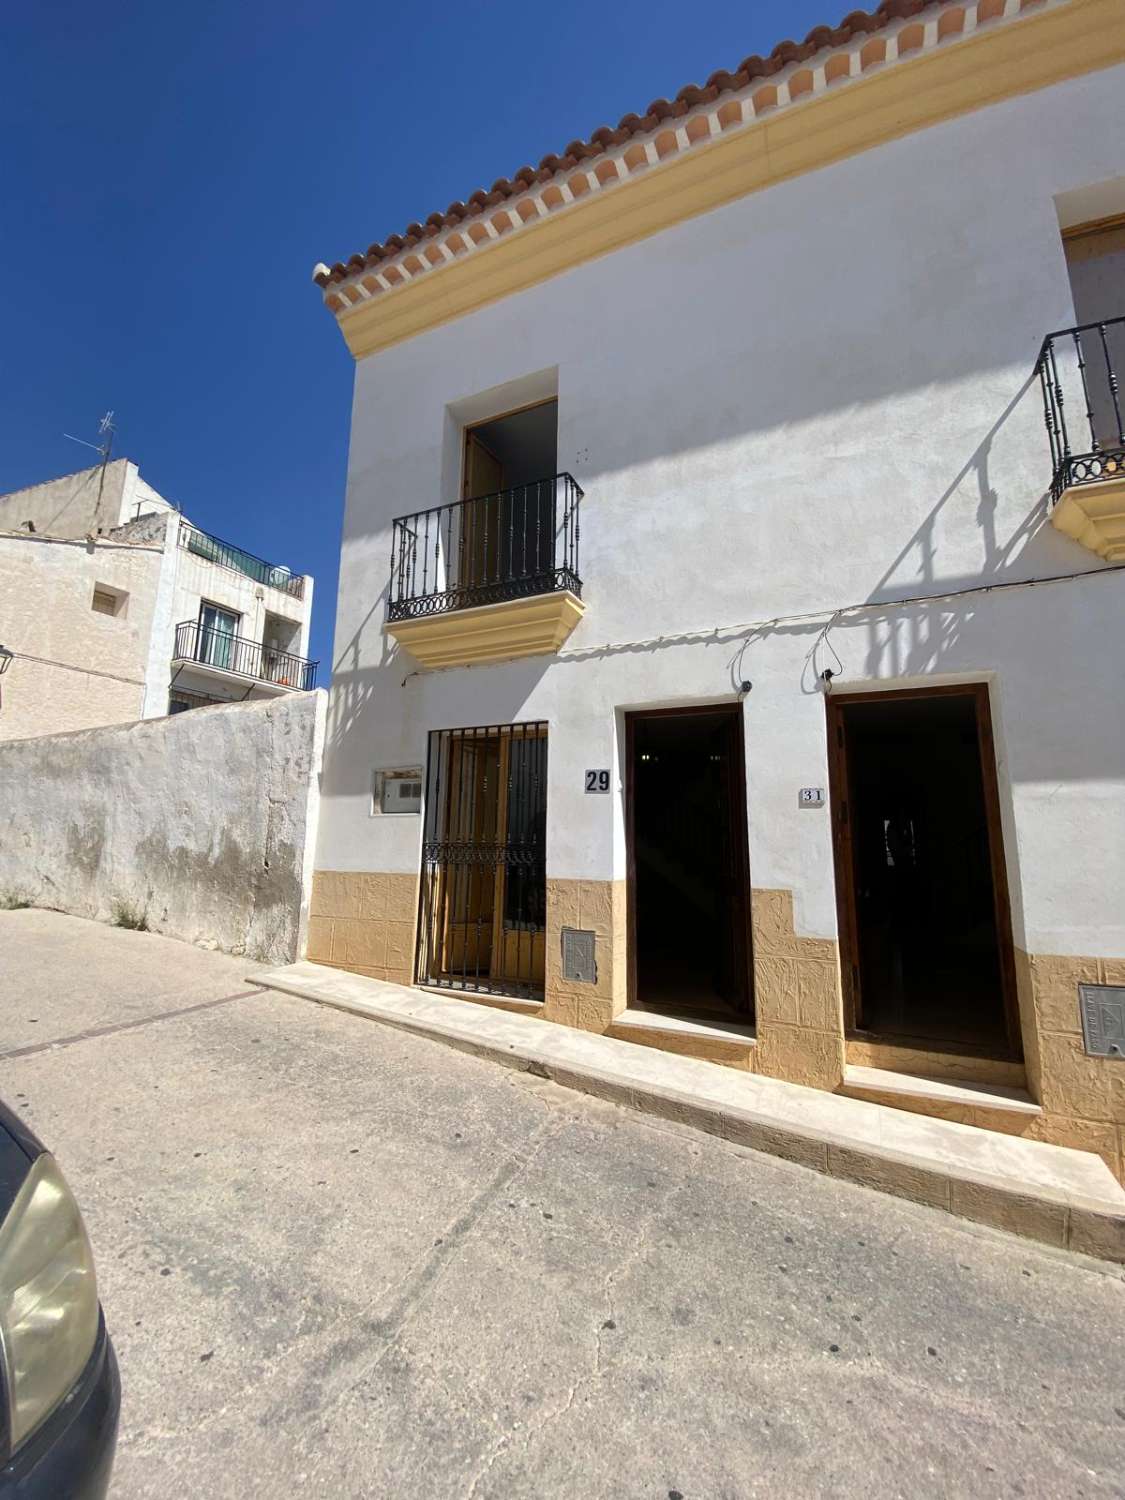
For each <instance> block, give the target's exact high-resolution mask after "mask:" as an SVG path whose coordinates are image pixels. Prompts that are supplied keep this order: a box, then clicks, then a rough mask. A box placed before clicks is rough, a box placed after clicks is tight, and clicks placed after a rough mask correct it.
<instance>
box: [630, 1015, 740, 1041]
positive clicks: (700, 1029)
mask: <svg viewBox="0 0 1125 1500" xmlns="http://www.w3.org/2000/svg"><path fill="white" fill-rule="evenodd" d="M621 1027H633V1028H635V1029H636V1030H637V1031H662V1032H665V1033H667V1034H669V1035H671V1036H697V1037H704V1038H706V1039H708V1040H710V1041H717V1042H746V1043H749V1044H753V1042H754V1041H756V1039H757V1033H756V1032H755V1030H754V1028H753V1026H740V1025H739V1024H738V1023H737V1022H736V1021H697V1020H695V1019H694V1018H693V1017H692V1016H677V1015H673V1014H672V1013H671V1012H669V1013H668V1014H664V1013H663V1012H662V1011H654V1010H638V1009H635V1008H634V1009H630V1010H623V1011H622V1012H621V1014H620V1015H617V1016H614V1018H613V1029H614V1031H617V1030H619V1029H620V1028H621Z"/></svg>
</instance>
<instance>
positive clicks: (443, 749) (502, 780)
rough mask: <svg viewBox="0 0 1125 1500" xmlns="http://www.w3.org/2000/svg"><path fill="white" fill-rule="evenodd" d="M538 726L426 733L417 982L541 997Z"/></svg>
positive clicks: (543, 750)
mask: <svg viewBox="0 0 1125 1500" xmlns="http://www.w3.org/2000/svg"><path fill="white" fill-rule="evenodd" d="M546 833H547V726H546V724H544V723H530V724H503V725H493V726H491V727H488V728H479V729H441V730H435V731H433V732H432V733H431V735H430V743H429V755H428V759H427V766H426V798H425V823H424V830H423V844H422V880H421V889H420V895H419V915H418V948H417V962H416V970H415V972H416V975H417V981H418V983H419V984H424V985H434V986H437V987H438V988H446V989H458V990H466V991H469V992H478V993H483V994H493V995H508V996H513V997H516V998H519V999H526V1000H541V999H542V998H543V986H544V968H545V941H546V925H547V863H546Z"/></svg>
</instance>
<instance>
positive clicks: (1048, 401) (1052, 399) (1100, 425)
mask: <svg viewBox="0 0 1125 1500" xmlns="http://www.w3.org/2000/svg"><path fill="white" fill-rule="evenodd" d="M1123 368H1125V317H1122V318H1110V319H1108V320H1107V321H1106V322H1103V323H1084V324H1082V325H1081V326H1079V327H1077V328H1064V329H1061V330H1060V331H1059V332H1058V333H1049V334H1048V335H1047V337H1046V338H1045V339H1044V340H1043V347H1042V349H1041V350H1040V353H1039V361H1038V364H1037V365H1036V373H1037V374H1038V376H1039V383H1040V387H1041V389H1042V392H1043V410H1044V414H1045V416H1046V421H1047V436H1048V439H1049V441H1050V444H1051V494H1052V496H1053V497H1054V499H1055V500H1058V499H1059V498H1060V497H1061V495H1062V493H1063V491H1064V490H1067V489H1069V488H1070V487H1071V486H1072V485H1080V484H1096V483H1097V482H1098V481H1099V480H1102V479H1114V478H1119V477H1121V476H1123V475H1125V428H1123V427H1122V421H1121V394H1120V372H1121V370H1122V369H1123Z"/></svg>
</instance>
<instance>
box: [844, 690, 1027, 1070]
mask: <svg viewBox="0 0 1125 1500" xmlns="http://www.w3.org/2000/svg"><path fill="white" fill-rule="evenodd" d="M954 697H960V698H971V699H972V700H973V704H974V712H975V717H976V726H977V757H978V761H979V764H980V772H981V783H982V788H983V794H984V817H985V826H986V831H987V835H988V852H989V864H990V868H991V875H992V903H993V920H994V922H995V926H996V943H997V948H998V950H999V956H1000V989H1001V1002H1002V1005H1003V1010H1004V1021H1005V1026H1006V1028H1007V1033H1008V1050H1007V1053H1006V1054H1005V1059H1006V1060H1013V1061H1017V1062H1018V1061H1022V1059H1023V1033H1022V1028H1021V1026H1020V1015H1019V1000H1018V996H1017V991H1016V959H1015V943H1014V939H1013V937H1012V906H1011V899H1010V896H1009V891H1008V870H1007V864H1006V861H1005V858H1004V829H1003V820H1002V817H1001V811H1000V782H999V776H998V773H997V769H996V742H995V738H994V735H993V730H992V703H991V697H990V693H989V685H988V683H987V682H961V683H940V684H938V683H935V684H934V685H933V686H928V687H913V688H882V689H880V688H873V689H869V690H864V691H862V692H856V693H851V692H846V693H845V692H838V693H830V694H829V695H828V696H827V698H826V700H825V705H824V706H825V720H826V727H827V738H828V785H829V792H830V796H831V799H832V859H833V874H834V876H835V882H836V914H837V919H838V923H839V932H840V977H841V981H842V985H843V995H844V1032H845V1035H846V1036H848V1037H856V1038H862V1039H863V1040H865V1041H873V1042H885V1043H887V1044H888V1045H902V1046H910V1047H912V1048H913V1049H914V1050H915V1051H920V1052H966V1053H972V1054H974V1055H976V1056H980V1055H981V1053H980V1049H979V1048H978V1047H973V1046H970V1045H968V1044H963V1043H956V1042H932V1041H931V1042H926V1041H924V1040H923V1039H919V1038H910V1037H909V1036H905V1035H904V1036H902V1037H897V1036H890V1035H885V1034H884V1033H882V1032H870V1031H863V1030H862V1029H861V1028H860V1025H859V1015H860V1012H859V1001H860V996H859V993H858V985H859V981H858V975H859V952H860V949H859V918H858V914H857V911H856V900H855V845H854V841H853V839H852V822H851V819H850V817H849V812H850V806H851V802H852V801H853V797H852V787H851V776H850V770H851V767H850V762H849V760H848V751H847V746H846V744H845V735H844V732H843V714H844V710H845V709H846V708H847V706H848V704H850V703H882V702H886V701H891V700H895V701H901V700H904V699H907V698H954Z"/></svg>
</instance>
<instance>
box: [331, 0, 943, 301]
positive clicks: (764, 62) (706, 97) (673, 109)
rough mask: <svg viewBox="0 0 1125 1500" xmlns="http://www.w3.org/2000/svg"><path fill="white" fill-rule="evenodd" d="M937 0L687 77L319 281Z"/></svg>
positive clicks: (848, 21)
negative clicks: (640, 107) (702, 76)
mask: <svg viewBox="0 0 1125 1500" xmlns="http://www.w3.org/2000/svg"><path fill="white" fill-rule="evenodd" d="M933 3H934V0H883V3H882V4H881V5H879V6H878V7H877V8H876V9H875V10H872V11H864V10H853V11H852V12H851V13H850V14H849V15H847V16H845V17H844V19H843V20H842V21H841V22H840V24H839V25H838V26H815V27H814V28H813V29H812V31H810V32H809V34H808V36H807V37H806V38H805V40H804V41H803V42H794V41H783V42H778V44H777V46H776V47H774V49H773V51H772V52H771V53H770V54H769V56H768V57H759V56H758V54H757V53H754V54H752V55H751V56H750V57H746V58H743V60H742V62H740V63H739V65H738V67H737V69H736V70H735V71H734V72H733V73H732V72H729V71H728V70H727V69H725V68H720V69H718V70H717V71H716V72H714V73H712V74H711V76H710V77H709V78H708V79H707V82H706V83H705V84H704V85H703V86H702V87H701V86H700V85H698V84H694V83H688V84H685V85H684V87H683V88H682V89H680V91H679V93H678V94H677V95H676V97H675V99H673V100H668V99H655V100H653V102H652V103H651V104H650V105H649V106H648V109H647V110H646V111H645V113H644V114H643V115H637V114H632V113H630V114H627V115H623V116H622V118H621V119H620V120H619V121H618V123H617V125H616V126H610V125H600V126H599V127H598V128H597V130H595V131H593V133H592V134H591V136H590V138H589V140H585V141H582V140H574V141H571V142H569V144H568V145H567V146H566V147H565V148H564V150H563V152H562V153H561V155H556V154H554V153H553V152H552V153H549V154H548V155H547V156H544V157H543V159H542V160H541V161H540V163H539V165H538V167H531V166H524V167H520V169H519V171H517V172H515V173H514V174H513V176H512V177H511V178H510V179H509V178H507V177H499V178H497V180H496V181H495V182H494V183H493V184H492V187H491V188H488V189H485V188H478V189H477V190H476V192H475V193H471V194H470V195H469V197H468V199H467V200H466V201H465V202H461V201H460V200H458V201H456V202H454V203H451V204H450V205H449V207H448V208H447V209H446V210H445V212H444V213H441V212H436V213H432V214H430V216H429V218H428V219H427V220H426V222H425V223H424V224H417V223H414V224H408V225H407V227H406V231H405V233H404V234H401V235H399V234H392V235H388V236H387V238H386V240H384V241H383V242H382V243H380V242H379V241H378V240H376V241H375V242H374V243H373V244H371V245H369V246H368V247H367V251H366V253H365V254H363V255H353V256H352V257H351V258H350V259H349V260H348V261H346V262H343V261H337V262H336V264H335V265H334V266H332V267H330V268H326V267H323V266H322V267H318V269H317V271H316V273H315V275H314V278H313V279H314V280H315V281H316V282H317V283H318V284H319V285H320V286H322V287H328V286H330V285H332V284H333V283H335V282H340V281H344V280H346V279H347V278H348V277H349V276H352V275H354V274H355V273H356V272H357V271H360V270H364V269H371V268H372V267H374V266H377V265H379V263H380V262H382V261H385V260H387V259H389V258H390V257H391V256H393V255H396V254H398V252H399V251H401V250H410V249H413V247H414V246H415V245H418V244H420V243H421V242H422V241H423V240H427V239H432V238H433V237H434V236H436V235H437V234H439V233H440V232H441V231H443V230H445V229H448V228H450V227H451V226H453V225H456V224H459V223H461V221H462V220H464V219H467V218H472V217H474V216H475V215H476V214H478V213H479V212H480V211H481V209H484V208H493V207H495V206H496V205H497V204H500V203H503V202H505V201H506V200H507V199H509V198H511V197H514V196H516V195H517V194H519V193H521V192H524V191H526V189H527V188H528V187H529V186H530V185H532V184H533V183H536V182H546V181H548V180H549V179H550V178H552V177H554V176H555V174H556V173H558V172H560V171H567V170H570V169H572V168H574V167H577V166H578V165H579V163H580V162H583V161H588V160H589V159H590V158H591V157H596V156H600V155H602V153H603V152H605V151H606V150H608V149H610V148H612V147H614V146H620V145H623V144H624V143H625V142H626V141H628V140H629V139H630V138H631V137H632V136H635V135H644V134H647V133H648V132H649V131H652V130H655V129H656V127H657V126H658V125H660V124H661V123H662V122H663V121H665V120H675V119H679V118H681V117H682V116H683V115H686V114H687V113H688V112H689V110H691V109H693V108H695V107H696V106H697V105H699V104H710V103H713V102H714V101H715V99H717V98H718V97H719V96H720V95H721V94H725V93H732V92H735V91H737V90H739V89H744V88H746V87H747V85H748V84H749V83H751V82H752V81H753V80H754V79H756V78H768V77H771V76H772V75H773V74H775V73H779V72H780V71H781V70H782V68H785V67H788V66H789V65H790V64H791V63H794V62H803V61H805V60H806V59H808V58H810V57H814V56H815V55H816V54H817V53H818V52H821V51H823V50H824V49H825V48H826V47H839V46H843V45H845V44H846V43H848V42H850V41H852V40H853V39H854V38H855V37H857V36H859V35H863V34H866V33H869V32H873V31H879V30H880V29H881V28H882V27H884V26H887V25H889V24H890V23H891V22H893V21H901V20H905V19H907V18H908V17H910V16H915V15H918V14H919V13H920V12H921V11H924V10H926V9H927V8H928V7H929V6H930V5H932V4H933Z"/></svg>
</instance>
